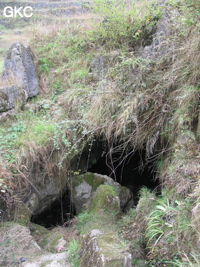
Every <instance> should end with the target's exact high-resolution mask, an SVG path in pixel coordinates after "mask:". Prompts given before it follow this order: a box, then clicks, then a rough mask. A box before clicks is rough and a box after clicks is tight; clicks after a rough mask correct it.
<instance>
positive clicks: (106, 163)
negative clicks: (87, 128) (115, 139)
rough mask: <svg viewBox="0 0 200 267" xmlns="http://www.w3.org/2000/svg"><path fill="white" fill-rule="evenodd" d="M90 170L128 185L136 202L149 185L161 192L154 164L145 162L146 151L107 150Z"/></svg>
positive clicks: (150, 187)
mask: <svg viewBox="0 0 200 267" xmlns="http://www.w3.org/2000/svg"><path fill="white" fill-rule="evenodd" d="M88 172H93V173H99V174H103V175H107V176H109V177H111V178H112V179H113V180H115V181H116V182H118V183H119V184H121V185H122V186H126V187H128V188H129V189H130V190H131V191H132V193H133V198H134V200H135V201H134V202H135V204H137V202H138V200H139V195H138V193H139V190H140V189H141V188H142V187H147V188H149V189H151V190H154V189H156V190H155V192H157V193H158V194H159V181H158V179H156V173H155V170H154V168H153V165H152V164H150V163H149V164H145V151H139V150H137V151H135V152H134V153H133V152H131V151H129V152H128V153H121V152H116V153H112V154H111V155H110V153H109V152H108V153H107V152H105V153H104V155H102V156H101V157H100V158H99V159H98V160H97V161H96V163H95V164H94V165H92V166H91V167H90V168H89V169H88Z"/></svg>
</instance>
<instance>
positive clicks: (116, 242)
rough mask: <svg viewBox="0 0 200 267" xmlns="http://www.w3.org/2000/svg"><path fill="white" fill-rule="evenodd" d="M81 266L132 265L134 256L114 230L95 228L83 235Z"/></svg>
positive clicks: (124, 266)
mask: <svg viewBox="0 0 200 267" xmlns="http://www.w3.org/2000/svg"><path fill="white" fill-rule="evenodd" d="M80 254H81V263H80V266H84V267H103V266H105V267H113V266H115V267H131V266H132V264H131V261H132V256H131V254H130V253H128V252H127V251H126V249H125V248H123V245H122V243H121V241H120V239H119V237H118V236H116V235H115V234H114V232H111V231H110V232H109V231H100V230H98V229H94V230H92V231H90V232H89V233H88V234H87V235H85V236H83V242H82V250H81V253H80Z"/></svg>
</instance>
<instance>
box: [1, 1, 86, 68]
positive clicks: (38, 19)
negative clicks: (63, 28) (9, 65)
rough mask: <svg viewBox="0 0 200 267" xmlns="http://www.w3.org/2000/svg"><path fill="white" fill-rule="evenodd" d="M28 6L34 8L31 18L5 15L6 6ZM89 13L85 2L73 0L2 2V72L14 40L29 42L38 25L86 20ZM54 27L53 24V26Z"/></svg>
mask: <svg viewBox="0 0 200 267" xmlns="http://www.w3.org/2000/svg"><path fill="white" fill-rule="evenodd" d="M7 6H10V7H13V8H14V7H16V8H19V7H27V6H30V7H32V9H33V16H32V17H30V18H26V17H20V16H16V17H15V18H13V17H5V15H4V13H3V11H4V8H5V7H7ZM88 17H90V15H89V11H88V9H87V8H86V5H85V2H83V1H73V0H59V1H51V0H48V1H39V0H35V1H31V0H24V1H23V0H17V1H10V0H4V1H1V2H0V73H1V72H2V67H3V59H4V56H5V52H6V51H7V49H8V48H9V47H10V46H11V44H13V43H14V42H17V41H21V42H23V43H24V44H28V42H29V39H30V36H31V35H32V31H33V29H34V27H35V26H36V25H38V27H39V24H44V23H45V24H46V25H48V27H49V26H51V25H53V24H55V23H59V22H62V21H66V20H74V19H81V20H85V19H87V18H88ZM52 27H53V26H52Z"/></svg>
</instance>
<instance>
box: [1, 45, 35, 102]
mask: <svg viewBox="0 0 200 267" xmlns="http://www.w3.org/2000/svg"><path fill="white" fill-rule="evenodd" d="M2 80H3V82H4V83H5V82H7V83H8V84H16V85H18V86H19V87H21V89H22V90H24V91H25V92H26V94H27V98H29V97H32V96H35V95H37V94H38V92H39V79H38V75H37V72H36V69H35V65H34V63H33V53H32V51H31V49H30V47H28V46H24V45H23V44H21V43H19V42H17V43H15V44H13V45H12V46H11V48H10V49H9V50H8V52H7V54H6V57H5V60H4V68H3V74H2Z"/></svg>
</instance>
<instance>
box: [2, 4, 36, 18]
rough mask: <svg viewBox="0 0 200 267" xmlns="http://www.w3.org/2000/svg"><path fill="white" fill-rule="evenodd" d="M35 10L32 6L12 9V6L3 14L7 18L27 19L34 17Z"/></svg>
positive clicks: (6, 8)
mask: <svg viewBox="0 0 200 267" xmlns="http://www.w3.org/2000/svg"><path fill="white" fill-rule="evenodd" d="M32 11H33V8H32V7H31V6H27V7H22V6H21V7H16V6H15V7H11V6H6V7H5V8H4V10H3V14H4V16H5V17H7V18H16V17H17V16H20V17H22V18H23V17H26V18H30V17H32V16H33V13H32Z"/></svg>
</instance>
